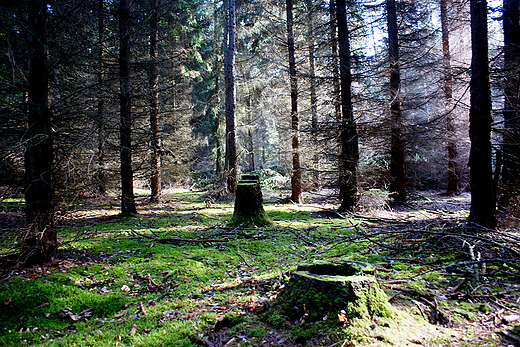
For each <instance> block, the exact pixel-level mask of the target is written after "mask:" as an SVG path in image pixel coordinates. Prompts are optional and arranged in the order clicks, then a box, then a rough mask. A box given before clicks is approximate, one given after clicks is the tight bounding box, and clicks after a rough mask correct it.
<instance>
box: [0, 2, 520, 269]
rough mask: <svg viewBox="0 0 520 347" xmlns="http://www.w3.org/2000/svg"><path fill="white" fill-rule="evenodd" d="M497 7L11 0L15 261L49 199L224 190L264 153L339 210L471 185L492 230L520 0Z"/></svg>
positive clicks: (51, 241) (505, 180) (42, 225)
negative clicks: (370, 198)
mask: <svg viewBox="0 0 520 347" xmlns="http://www.w3.org/2000/svg"><path fill="white" fill-rule="evenodd" d="M489 5H490V4H488V3H487V2H486V1H482V0H438V1H434V2H431V1H422V0H421V1H405V0H381V1H379V2H374V1H345V0H331V1H320V0H286V1H285V2H279V1H273V0H252V1H251V0H250V1H242V0H223V1H217V0H209V1H204V2H201V1H194V0H179V1H174V2H169V1H164V0H140V1H138V0H79V1H73V2H71V1H65V2H64V1H53V0H20V1H13V0H7V1H5V2H4V4H3V5H1V7H0V39H1V40H2V45H1V46H0V51H1V53H2V54H1V55H0V60H1V64H0V86H1V87H0V132H1V136H0V141H1V143H0V172H1V175H0V184H2V185H6V186H10V187H14V188H17V187H18V188H20V189H22V190H23V192H24V194H25V201H26V219H27V228H26V229H25V230H24V236H23V239H24V242H23V246H22V252H21V258H20V259H21V260H22V261H27V262H43V261H47V260H50V259H51V258H52V257H53V256H54V254H55V251H56V249H57V247H58V241H57V235H56V229H55V221H54V214H55V209H56V207H57V206H58V204H60V203H61V202H64V201H67V200H69V199H72V198H74V197H76V196H78V195H81V196H83V195H101V196H103V195H106V194H108V193H109V192H111V191H114V190H115V191H117V192H118V196H119V197H120V201H121V213H122V214H123V215H131V214H135V213H137V212H138V209H137V207H136V202H135V196H134V187H136V186H138V187H143V188H149V189H150V200H149V201H150V203H158V202H160V201H162V188H163V187H164V186H176V185H178V186H186V185H193V184H196V183H199V184H201V185H206V184H209V183H214V182H221V186H223V187H224V188H225V189H226V190H227V191H228V192H229V193H230V194H232V193H234V189H235V186H236V179H237V175H238V173H240V172H253V171H258V170H272V172H277V173H278V174H281V175H284V176H287V177H290V178H291V180H290V182H291V184H290V186H288V187H287V188H289V189H291V196H290V199H291V200H292V201H294V202H296V203H303V202H304V199H303V192H304V191H306V190H313V189H329V190H331V191H333V192H334V194H336V196H337V197H338V198H339V199H340V201H341V204H340V206H339V207H338V211H340V212H349V211H353V210H354V209H355V208H356V205H357V202H358V197H359V195H360V193H361V192H362V191H363V190H365V189H370V188H383V189H386V190H388V193H389V197H390V199H391V200H392V202H393V203H395V204H399V203H405V202H406V201H407V199H408V198H409V195H410V191H411V190H414V189H439V190H445V191H446V192H447V193H451V194H453V193H458V192H460V191H461V190H466V189H467V190H469V191H470V192H471V194H472V206H471V211H470V218H469V220H470V222H472V223H474V224H475V225H477V226H481V227H486V228H495V227H496V223H497V221H496V209H497V206H498V207H499V209H500V210H501V211H507V213H509V214H513V215H516V214H518V208H517V206H518V203H519V200H518V196H519V195H518V187H519V183H520V181H519V175H520V170H519V162H520V160H519V158H520V139H519V134H520V131H519V117H518V103H519V98H518V95H519V93H518V92H519V91H518V89H519V83H518V79H519V63H520V61H519V58H518V57H519V54H518V53H519V52H518V47H519V45H520V43H519V42H518V40H520V39H519V37H520V33H519V1H517V0H514V1H513V0H504V2H503V7H501V8H496V9H494V8H489ZM490 13H491V14H492V15H493V16H500V18H501V19H502V23H503V26H502V28H499V27H497V26H496V25H490V24H489V23H490V21H489V20H488V16H489V15H490ZM467 18H470V19H471V20H470V21H469V22H468V21H467ZM494 23H496V21H495V22H494ZM502 34H503V42H500V43H497V40H496V38H497V37H499V36H500V35H502ZM488 37H490V38H492V39H493V40H488ZM490 55H491V57H492V59H490ZM497 105H500V106H497ZM493 106H495V107H494V108H493ZM468 164H469V166H468Z"/></svg>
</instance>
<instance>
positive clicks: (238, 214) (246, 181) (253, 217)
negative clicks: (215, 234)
mask: <svg viewBox="0 0 520 347" xmlns="http://www.w3.org/2000/svg"><path fill="white" fill-rule="evenodd" d="M272 224H273V223H272V222H271V220H270V219H269V217H268V216H267V214H266V213H265V211H264V206H263V201H262V190H261V189H260V177H259V176H257V175H242V179H241V180H240V181H238V183H237V191H236V198H235V210H234V212H233V217H232V218H231V221H230V222H229V226H231V227H236V226H239V225H242V226H246V227H251V226H257V227H264V226H269V225H272Z"/></svg>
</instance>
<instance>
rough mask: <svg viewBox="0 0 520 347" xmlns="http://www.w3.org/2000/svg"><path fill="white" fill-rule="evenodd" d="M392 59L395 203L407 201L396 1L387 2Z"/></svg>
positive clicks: (392, 142) (388, 0)
mask: <svg viewBox="0 0 520 347" xmlns="http://www.w3.org/2000/svg"><path fill="white" fill-rule="evenodd" d="M386 14H387V26H388V52H389V58H390V187H389V190H390V194H391V197H392V198H393V200H394V201H395V202H404V201H406V173H405V144H404V135H403V126H404V121H403V113H402V110H401V73H400V69H399V38H398V28H397V9H396V6H395V0H386Z"/></svg>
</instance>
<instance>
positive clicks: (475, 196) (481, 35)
mask: <svg viewBox="0 0 520 347" xmlns="http://www.w3.org/2000/svg"><path fill="white" fill-rule="evenodd" d="M470 12H471V81H470V100H471V106H470V112H469V137H470V140H471V149H470V158H469V167H470V190H471V208H470V215H469V221H470V222H472V223H474V224H476V225H479V226H482V227H486V228H490V229H494V228H495V226H496V219H495V210H496V207H495V198H494V196H493V188H492V187H493V178H492V158H491V124H492V122H493V118H492V115H491V91H490V84H489V61H488V28H487V1H485V0H471V1H470Z"/></svg>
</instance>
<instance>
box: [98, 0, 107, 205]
mask: <svg viewBox="0 0 520 347" xmlns="http://www.w3.org/2000/svg"><path fill="white" fill-rule="evenodd" d="M104 9H105V0H98V41H99V42H98V71H97V83H98V95H97V101H98V102H97V126H98V156H97V165H98V167H97V182H96V186H97V191H98V193H99V194H100V195H102V196H104V195H107V172H106V159H105V142H106V129H105V95H104V89H105V68H104V63H103V60H104V51H103V46H104V41H105V21H104V12H105V11H104Z"/></svg>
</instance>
